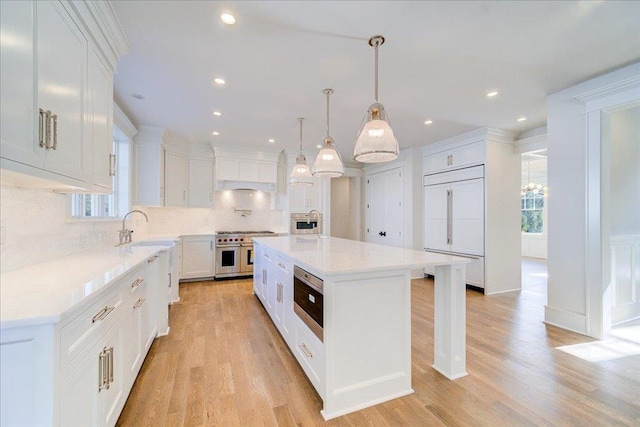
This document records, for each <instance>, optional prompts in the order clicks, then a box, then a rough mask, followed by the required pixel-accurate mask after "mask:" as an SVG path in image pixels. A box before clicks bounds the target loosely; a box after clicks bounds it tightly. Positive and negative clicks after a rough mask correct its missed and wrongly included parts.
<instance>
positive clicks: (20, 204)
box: [0, 185, 120, 272]
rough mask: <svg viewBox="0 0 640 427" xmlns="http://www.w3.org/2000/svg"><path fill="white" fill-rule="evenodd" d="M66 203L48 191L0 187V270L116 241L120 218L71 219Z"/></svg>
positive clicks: (62, 198) (65, 200) (64, 196)
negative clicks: (0, 242) (104, 219)
mask: <svg viewBox="0 0 640 427" xmlns="http://www.w3.org/2000/svg"><path fill="white" fill-rule="evenodd" d="M69 205H70V201H69V196H68V195H65V194H58V193H54V192H52V191H51V190H34V189H31V188H18V187H13V186H7V185H2V186H0V226H2V229H3V234H4V235H3V236H2V237H3V241H2V244H1V245H0V272H7V271H10V270H15V269H17V268H20V267H25V266H28V265H33V264H38V263H41V262H45V261H49V260H52V259H54V258H59V257H62V256H65V255H70V254H72V253H77V252H80V251H84V250H87V249H90V248H93V247H96V246H102V245H115V244H116V243H118V232H117V230H118V228H119V227H120V221H118V220H111V221H90V222H85V221H78V220H75V221H73V220H70V219H69V217H68V210H69Z"/></svg>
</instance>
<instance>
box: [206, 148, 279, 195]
mask: <svg viewBox="0 0 640 427" xmlns="http://www.w3.org/2000/svg"><path fill="white" fill-rule="evenodd" d="M215 154H216V181H217V186H216V189H218V190H233V189H237V188H251V189H254V190H262V191H269V192H272V191H276V184H277V182H278V155H277V154H273V153H255V152H249V151H241V150H227V149H220V148H216V149H215Z"/></svg>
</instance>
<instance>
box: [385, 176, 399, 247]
mask: <svg viewBox="0 0 640 427" xmlns="http://www.w3.org/2000/svg"><path fill="white" fill-rule="evenodd" d="M384 187H385V188H384V195H385V226H384V234H385V235H384V240H385V241H384V244H385V245H388V246H396V247H402V246H404V237H403V236H402V230H403V228H404V221H403V219H404V207H403V204H404V182H403V178H402V170H401V169H400V168H398V169H393V170H391V171H389V172H386V173H385V176H384Z"/></svg>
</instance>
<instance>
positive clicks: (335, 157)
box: [312, 89, 344, 178]
mask: <svg viewBox="0 0 640 427" xmlns="http://www.w3.org/2000/svg"><path fill="white" fill-rule="evenodd" d="M322 93H324V94H325V95H327V136H326V137H325V139H324V140H323V141H322V148H320V152H319V153H318V156H317V157H316V161H315V163H314V164H313V171H312V173H313V176H321V177H326V178H337V177H339V176H342V175H344V164H343V163H342V157H340V153H338V151H337V150H336V146H335V143H334V142H333V138H331V137H330V136H329V96H330V95H331V94H332V93H333V89H324V90H323V91H322Z"/></svg>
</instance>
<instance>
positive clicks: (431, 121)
mask: <svg viewBox="0 0 640 427" xmlns="http://www.w3.org/2000/svg"><path fill="white" fill-rule="evenodd" d="M431 123H433V120H425V121H424V124H425V125H430V124H431Z"/></svg>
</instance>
